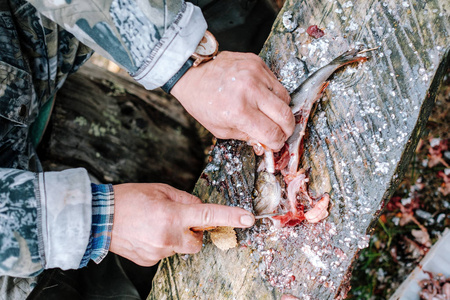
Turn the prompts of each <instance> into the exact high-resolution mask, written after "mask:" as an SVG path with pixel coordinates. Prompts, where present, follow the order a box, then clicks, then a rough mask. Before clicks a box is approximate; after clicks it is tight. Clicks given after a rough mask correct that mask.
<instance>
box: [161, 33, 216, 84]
mask: <svg viewBox="0 0 450 300" xmlns="http://www.w3.org/2000/svg"><path fill="white" fill-rule="evenodd" d="M217 52H219V43H218V42H217V40H216V38H215V37H214V35H213V34H212V33H211V32H209V31H208V30H206V32H205V35H204V36H203V38H202V39H201V41H200V43H199V44H198V45H197V48H196V49H195V52H194V53H192V55H191V57H190V58H189V59H188V60H187V61H186V62H185V63H184V65H183V66H182V67H181V69H180V70H178V72H177V73H175V75H173V76H172V78H170V79H169V80H168V81H167V82H166V83H165V84H164V85H163V86H162V87H161V88H162V90H163V91H164V92H166V93H170V91H171V90H172V88H173V86H174V85H175V84H176V83H177V82H178V80H180V78H181V77H182V76H183V75H184V74H185V73H186V72H187V70H189V69H190V68H191V67H197V66H198V65H199V64H201V63H204V62H207V61H209V60H211V59H213V58H214V57H215V56H216V55H217Z"/></svg>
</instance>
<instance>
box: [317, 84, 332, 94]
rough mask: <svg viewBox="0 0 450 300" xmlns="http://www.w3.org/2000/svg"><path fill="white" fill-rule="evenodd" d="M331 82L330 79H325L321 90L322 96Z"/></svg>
mask: <svg viewBox="0 0 450 300" xmlns="http://www.w3.org/2000/svg"><path fill="white" fill-rule="evenodd" d="M329 84H330V82H329V81H325V82H324V83H322V87H321V88H320V92H319V95H320V97H322V94H323V92H325V90H326V89H327V87H328V85H329Z"/></svg>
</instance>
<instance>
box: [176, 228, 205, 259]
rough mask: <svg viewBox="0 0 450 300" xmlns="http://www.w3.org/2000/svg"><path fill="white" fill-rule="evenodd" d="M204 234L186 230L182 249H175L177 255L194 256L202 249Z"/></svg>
mask: <svg viewBox="0 0 450 300" xmlns="http://www.w3.org/2000/svg"><path fill="white" fill-rule="evenodd" d="M202 243H203V232H193V231H191V230H189V229H186V232H185V234H183V239H182V243H181V245H180V247H177V248H175V251H176V252H177V253H182V254H194V253H198V252H199V251H200V250H201V249H202Z"/></svg>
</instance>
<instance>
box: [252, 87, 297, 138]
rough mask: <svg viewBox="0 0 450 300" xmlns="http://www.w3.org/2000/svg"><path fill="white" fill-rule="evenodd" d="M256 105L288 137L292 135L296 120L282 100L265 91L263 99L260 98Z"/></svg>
mask: <svg viewBox="0 0 450 300" xmlns="http://www.w3.org/2000/svg"><path fill="white" fill-rule="evenodd" d="M256 103H257V105H258V107H259V109H260V110H261V111H262V112H263V113H264V114H265V115H266V116H268V117H269V118H270V119H271V120H272V121H273V122H274V123H275V124H277V125H278V126H280V128H281V129H282V130H283V132H284V134H285V135H286V137H290V136H291V135H292V133H293V132H294V127H295V119H294V115H293V113H292V111H291V108H290V107H289V106H288V105H287V104H286V103H285V102H283V101H280V99H279V98H278V97H277V96H275V95H274V94H273V93H271V92H270V91H264V92H263V97H261V98H258V99H257V102H256ZM258 141H260V140H258ZM260 142H261V141H260Z"/></svg>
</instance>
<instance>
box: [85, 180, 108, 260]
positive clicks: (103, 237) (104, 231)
mask: <svg viewBox="0 0 450 300" xmlns="http://www.w3.org/2000/svg"><path fill="white" fill-rule="evenodd" d="M91 188H92V226H91V235H90V238H89V244H88V246H87V248H86V252H85V253H84V256H83V259H82V260H81V263H80V268H82V267H85V266H86V265H87V264H88V262H89V260H93V261H95V262H96V263H100V262H101V261H102V259H103V258H104V257H105V256H106V254H108V250H109V244H110V242H111V231H112V225H113V218H114V190H113V186H112V185H111V184H93V183H91Z"/></svg>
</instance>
